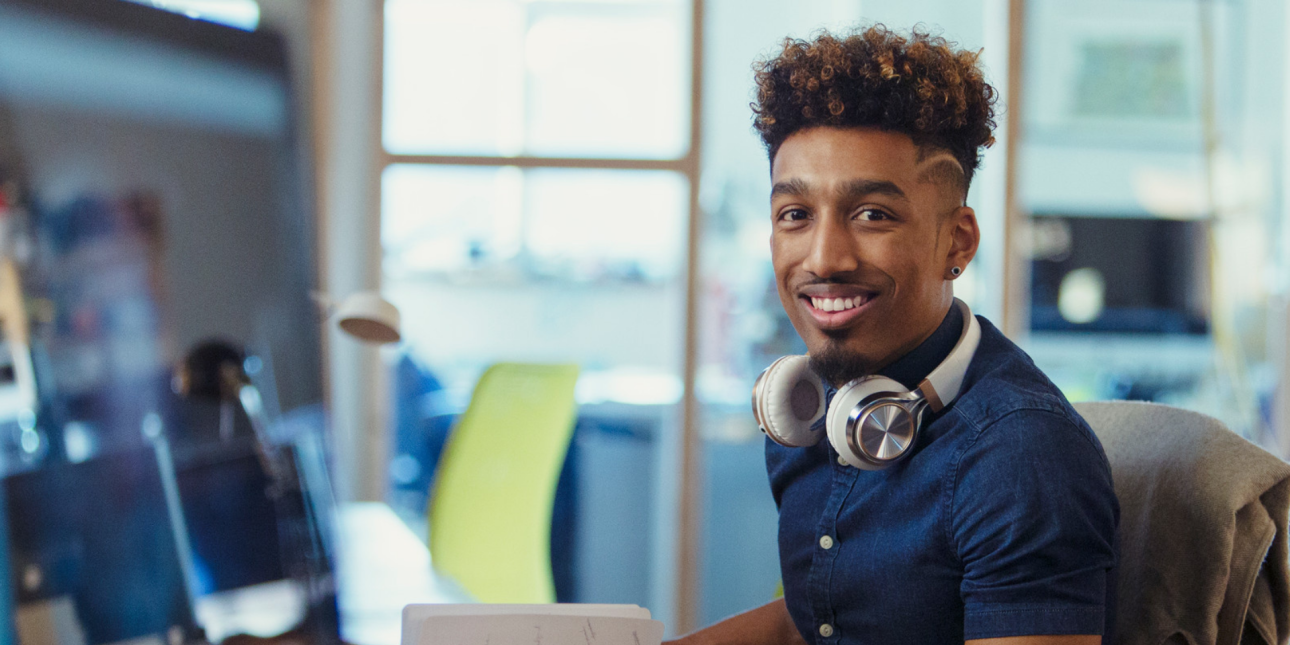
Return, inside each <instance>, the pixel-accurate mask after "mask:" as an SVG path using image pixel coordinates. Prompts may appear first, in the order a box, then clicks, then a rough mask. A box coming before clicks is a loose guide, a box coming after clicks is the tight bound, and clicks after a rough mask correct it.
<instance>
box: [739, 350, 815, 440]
mask: <svg viewBox="0 0 1290 645" xmlns="http://www.w3.org/2000/svg"><path fill="white" fill-rule="evenodd" d="M754 396H755V399H756V400H755V401H754V404H755V405H756V408H757V412H758V417H759V418H760V420H761V422H762V430H765V431H766V434H768V435H770V438H771V439H773V440H774V441H775V442H776V443H779V444H782V445H785V446H810V445H814V444H816V443H818V442H819V440H820V437H821V436H822V435H823V434H824V433H822V432H819V431H813V430H811V426H812V425H814V424H815V422H816V421H819V420H820V418H821V417H823V416H824V402H825V395H824V384H823V383H822V382H821V381H820V377H818V376H816V375H815V372H814V370H812V369H811V366H810V359H809V358H807V357H806V356H785V357H783V358H781V359H779V360H777V361H775V362H774V363H771V366H770V367H768V368H766V374H765V375H764V376H763V377H762V383H761V384H760V385H759V387H758V388H757V390H756V392H755V393H754Z"/></svg>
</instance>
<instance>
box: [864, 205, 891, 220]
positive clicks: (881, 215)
mask: <svg viewBox="0 0 1290 645" xmlns="http://www.w3.org/2000/svg"><path fill="white" fill-rule="evenodd" d="M855 218H856V219H858V220H863V221H866V222H884V221H888V220H891V219H894V218H893V217H892V216H891V214H889V213H888V212H887V211H884V210H879V209H877V208H865V209H861V210H860V212H858V213H856V216H855Z"/></svg>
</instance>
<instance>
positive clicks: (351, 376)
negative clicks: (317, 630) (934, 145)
mask: <svg viewBox="0 0 1290 645" xmlns="http://www.w3.org/2000/svg"><path fill="white" fill-rule="evenodd" d="M98 1H99V2H102V3H115V2H118V1H119V0H98ZM142 4H152V5H156V6H158V7H162V8H166V9H170V10H173V11H178V12H180V13H186V14H189V15H191V16H195V17H197V18H199V19H203V20H209V21H215V22H222V23H225V24H231V25H234V26H235V27H237V28H240V29H244V30H271V31H274V32H277V33H279V34H281V35H282V36H283V37H284V38H285V43H286V46H287V53H288V54H289V55H290V56H289V60H290V71H291V76H290V78H291V85H290V87H289V90H290V92H289V94H290V100H289V101H288V99H284V98H281V97H278V98H277V99H274V100H280V101H288V102H284V103H283V105H290V106H291V109H292V110H293V112H292V114H293V116H294V123H296V124H297V126H298V127H297V128H296V130H297V131H298V133H299V134H300V135H302V136H300V137H298V139H295V140H293V141H294V143H293V145H296V150H298V153H299V155H300V156H301V160H302V162H301V164H300V166H299V167H300V168H301V169H302V172H303V173H304V176H303V179H304V182H303V184H302V185H303V186H305V187H306V188H308V189H309V191H310V194H309V196H308V198H307V199H305V200H304V203H305V204H308V205H310V206H306V208H305V212H306V214H307V215H308V217H307V218H306V219H307V223H308V226H307V227H305V228H302V229H300V230H299V231H297V232H296V233H297V234H298V235H303V236H306V237H307V240H306V241H307V244H305V245H304V246H303V247H302V248H305V249H307V250H308V252H309V253H310V254H312V256H313V257H316V261H314V260H313V259H310V260H307V261H306V260H301V262H304V264H301V263H299V262H297V263H296V264H293V265H292V266H293V267H297V268H298V267H299V266H305V265H308V262H314V264H313V265H309V266H311V267H314V266H316V272H315V273H314V274H312V275H311V276H310V277H309V278H308V279H304V278H302V280H303V281H304V282H309V281H310V280H312V281H313V283H314V286H316V287H317V289H318V290H319V291H323V292H326V293H329V294H332V295H334V296H337V297H339V296H342V295H344V294H348V293H352V292H355V291H359V290H364V289H378V290H380V291H381V292H382V293H383V294H384V295H385V296H386V297H387V298H388V299H389V300H390V301H391V302H393V303H394V304H396V305H397V306H398V307H399V308H400V310H401V312H402V316H403V327H402V331H403V339H402V341H401V342H400V343H398V344H396V345H392V346H385V347H380V348H377V347H373V346H367V345H362V344H360V343H357V342H355V341H353V340H352V339H350V338H347V337H345V336H344V335H342V334H341V333H340V332H339V331H338V330H336V329H335V327H334V326H328V327H325V328H324V327H315V328H314V329H309V330H298V331H300V332H301V333H305V334H312V333H317V331H318V330H319V329H321V330H322V333H321V337H320V338H317V339H315V340H314V341H313V342H314V343H315V344H316V346H317V347H318V348H319V349H318V350H317V351H320V352H321V355H322V357H323V358H322V359H321V361H320V362H318V363H317V364H311V363H309V361H310V360H312V357H310V356H297V357H295V358H294V359H292V358H290V357H289V358H288V359H284V360H295V361H296V362H295V363H292V369H296V370H310V369H312V370H314V371H315V372H321V374H317V375H316V376H315V377H314V378H316V379H317V384H316V386H315V387H316V389H317V390H318V391H317V392H314V391H313V390H309V389H308V388H305V389H304V390H302V391H300V392H296V393H295V394H293V396H297V397H300V398H301V400H308V401H312V400H314V399H317V400H318V401H320V402H325V407H326V409H327V410H328V419H329V424H328V425H327V426H326V430H325V432H324V439H325V444H326V446H327V450H328V453H327V456H328V464H329V465H330V471H329V472H330V475H331V477H330V481H331V484H330V486H331V487H332V488H333V489H334V493H335V498H336V499H337V500H339V501H340V502H342V503H346V502H352V501H375V502H382V503H384V504H386V505H388V507H389V509H391V510H392V512H393V514H395V515H397V516H398V517H399V518H401V520H402V521H403V522H404V523H405V525H406V526H407V527H408V530H409V531H411V532H412V533H413V534H416V535H418V536H419V537H420V538H421V539H426V537H427V531H426V506H427V503H428V501H429V497H430V491H431V487H432V485H433V482H434V481H435V477H436V472H437V469H438V466H439V457H440V456H441V455H442V453H443V449H444V446H445V445H446V441H447V439H448V437H450V435H451V433H452V431H453V429H454V427H455V424H456V422H457V420H458V418H459V416H460V415H461V413H462V412H463V411H464V410H465V409H466V407H467V405H468V404H469V402H470V400H471V397H472V392H473V389H474V386H475V384H476V382H477V380H478V379H479V377H480V375H481V374H482V373H483V372H484V370H485V369H486V368H488V367H489V366H490V365H493V364H495V363H498V362H506V361H509V362H531V363H574V364H577V365H578V366H579V367H580V376H579V380H578V383H577V388H576V394H575V399H576V402H577V405H578V412H577V417H576V418H577V420H576V422H575V426H574V432H573V435H572V440H571V443H570V448H569V455H568V458H567V460H566V462H565V465H564V468H563V471H562V473H561V477H560V484H559V490H558V493H557V495H556V501H555V523H554V526H553V530H552V558H553V564H554V565H555V583H556V592H557V596H558V597H559V599H560V600H563V601H577V602H614V603H636V604H640V605H643V606H646V607H649V608H650V609H651V610H652V611H653V613H654V615H655V616H656V617H658V618H660V619H661V620H664V621H665V622H666V623H667V624H668V627H669V631H670V632H672V633H677V632H682V631H686V630H688V629H692V628H694V627H697V626H701V625H705V624H709V623H711V622H714V621H716V620H718V619H720V618H722V617H725V616H728V615H730V614H733V613H736V612H738V611H742V610H744V609H748V608H751V607H753V606H756V605H758V604H761V603H763V602H766V601H768V600H769V599H771V598H772V597H773V596H774V594H775V592H776V587H777V582H778V580H779V571H778V556H777V549H776V510H775V507H774V504H773V501H772V500H771V498H770V494H769V488H768V486H767V484H766V478H765V471H764V465H763V457H762V455H763V438H762V436H761V434H760V433H759V432H758V430H757V428H756V425H755V424H754V422H753V420H752V417H751V415H750V414H749V410H748V402H749V395H750V390H751V385H752V382H753V380H754V378H755V377H756V375H757V374H758V373H759V372H760V370H761V369H763V368H764V367H765V366H766V365H768V364H769V363H770V362H771V361H772V360H773V359H774V358H775V357H777V356H780V355H782V354H786V353H797V352H801V351H803V350H804V347H803V345H802V344H801V342H800V340H799V339H798V338H797V337H796V334H795V333H794V332H793V330H792V327H791V326H790V325H789V323H788V320H787V318H786V316H785V315H784V314H783V312H782V310H781V309H780V306H779V301H778V298H777V296H776V293H775V287H774V284H773V280H772V272H771V266H770V256H769V248H768V244H767V240H768V237H769V234H770V221H769V213H768V206H767V200H768V194H769V171H768V164H767V159H766V155H765V151H764V150H763V148H762V147H761V145H760V143H759V141H758V139H757V137H756V136H755V134H754V132H753V131H752V129H751V119H750V110H749V106H748V104H749V102H750V101H751V100H752V99H753V91H752V71H751V64H752V62H753V61H754V60H755V59H758V58H760V57H764V56H767V55H772V54H773V53H774V52H775V51H776V49H777V47H778V45H779V43H780V42H781V41H782V39H783V38H784V37H785V36H786V35H788V36H795V37H808V36H810V35H811V34H813V33H815V31H816V30H818V29H820V28H829V29H834V30H846V29H848V28H850V27H853V26H855V25H864V24H869V23H873V22H882V23H885V24H887V25H888V26H891V27H894V28H897V29H908V28H909V27H911V26H913V25H915V24H919V25H923V26H925V27H926V28H927V29H929V30H931V31H933V32H936V33H940V34H943V35H944V36H946V37H947V38H949V39H950V40H953V41H955V42H957V43H959V45H960V46H961V47H964V48H967V49H971V50H979V51H980V52H981V61H982V64H983V66H984V67H985V68H986V70H987V74H988V76H989V78H990V80H991V81H992V82H993V84H994V85H995V86H996V88H998V89H999V94H1000V97H1001V102H1000V110H999V114H998V117H997V121H998V123H999V129H998V131H997V133H996V137H997V140H998V141H997V143H996V145H995V146H994V147H993V148H991V149H989V150H988V151H987V152H986V153H985V157H984V162H983V167H982V169H981V171H980V172H979V173H978V174H977V178H976V180H975V183H974V185H973V187H972V190H971V194H970V195H969V199H968V201H969V204H970V205H972V206H973V207H974V208H975V209H976V212H977V215H978V218H979V221H980V224H981V229H982V238H983V239H982V245H981V250H980V252H979V253H978V255H977V258H976V260H975V261H974V262H973V263H972V265H971V266H970V267H969V268H968V270H967V272H966V274H965V275H964V276H963V278H961V279H960V280H959V281H958V282H957V283H956V290H957V291H956V293H957V295H958V296H959V297H961V298H963V299H964V300H966V301H967V302H968V303H969V304H970V305H971V306H972V308H973V310H974V311H975V312H976V313H978V314H982V315H984V316H986V317H987V318H990V319H991V320H993V321H995V322H996V323H997V324H999V325H1000V326H1001V327H1003V328H1004V329H1005V330H1006V331H1007V332H1008V333H1009V334H1010V336H1011V337H1013V338H1014V339H1015V340H1017V341H1018V342H1019V343H1021V344H1022V345H1023V347H1025V348H1026V349H1027V350H1028V351H1029V352H1030V353H1031V355H1032V356H1033V357H1034V358H1035V360H1036V362H1037V363H1039V365H1040V366H1041V367H1042V368H1043V369H1045V371H1046V372H1047V373H1048V374H1049V375H1050V376H1051V377H1052V378H1053V379H1054V381H1055V382H1056V383H1057V384H1058V385H1059V386H1060V387H1061V388H1062V389H1063V391H1064V392H1066V394H1067V396H1068V397H1069V398H1071V399H1072V400H1076V401H1080V400H1093V399H1135V400H1150V401H1158V402H1162V403H1168V404H1171V405H1177V406H1181V407H1185V408H1190V409H1195V410H1199V411H1202V412H1205V413H1207V414H1210V415H1213V416H1215V417H1217V418H1219V419H1221V420H1222V421H1224V422H1225V423H1226V424H1227V425H1228V426H1229V427H1230V428H1232V429H1233V430H1234V431H1236V432H1238V433H1240V434H1241V435H1243V436H1245V437H1247V438H1248V439H1250V440H1251V441H1254V442H1256V443H1258V444H1260V445H1262V446H1264V447H1266V448H1268V449H1269V450H1271V451H1272V452H1274V453H1276V454H1278V455H1280V456H1282V457H1287V456H1290V378H1288V376H1287V375H1288V371H1290V331H1288V330H1290V328H1288V327H1287V316H1288V315H1290V298H1288V297H1290V191H1288V190H1287V188H1290V166H1287V163H1286V152H1287V150H1290V100H1288V98H1290V65H1288V64H1287V63H1288V62H1290V48H1288V47H1287V38H1286V35H1287V33H1290V10H1287V8H1286V7H1285V6H1284V4H1283V3H1282V2H1280V0H1088V1H1085V2H1079V3H1071V2H1064V1H1062V0H798V1H793V2H789V1H787V0H384V1H382V0H259V1H258V2H255V1H253V0H190V1H187V2H181V1H179V0H155V1H154V2H144V3H142ZM0 6H3V3H0ZM2 24H3V23H0V26H2ZM111 50H112V48H111V47H108V48H107V49H106V50H104V51H105V53H104V54H103V55H104V56H112V55H117V54H114V53H113V52H112V51H111ZM0 51H3V47H2V46H0ZM118 53H119V52H118ZM5 80H6V79H5V77H3V76H0V89H3V83H4V82H5ZM244 235H246V236H247V239H255V240H257V241H258V242H261V243H265V244H272V243H273V241H272V238H270V237H265V236H258V235H256V234H255V233H244ZM293 248H294V247H293ZM171 253H172V254H173V253H176V252H175V251H173V250H172V251H171ZM293 270H295V269H293ZM302 283H303V282H302ZM298 290H299V291H303V290H304V289H303V288H301V289H298ZM296 295H297V296H299V295H301V294H296ZM297 313H299V312H297ZM266 315H268V316H270V318H272V315H271V314H266ZM306 319H307V318H306V317H302V316H298V317H297V318H293V319H292V320H306ZM266 320H268V322H265V323H263V325H265V326H266V327H265V329H267V330H268V331H263V334H267V335H268V336H269V337H273V335H274V334H278V335H281V334H289V333H290V332H291V330H290V329H286V330H283V329H276V328H273V324H274V323H275V322H276V323H278V324H281V323H282V320H284V319H283V318H277V319H272V320H269V319H266ZM313 322H314V323H316V324H319V323H322V321H321V319H318V320H314V321H313ZM211 324H217V322H215V321H212V322H211ZM246 333H247V334H248V338H260V337H261V336H256V335H255V334H257V333H260V332H254V333H253V332H252V331H247V332H246ZM181 341H182V342H187V339H170V340H167V342H170V343H181ZM159 351H160V350H159ZM277 369H278V377H277V379H278V381H284V380H286V381H290V382H293V383H300V382H307V383H308V382H313V381H310V380H309V379H307V378H306V379H303V380H301V379H293V378H285V379H284V377H283V375H282V371H281V370H282V368H281V367H278V368H277ZM311 397H312V398H311ZM309 409H311V410H313V409H314V408H309ZM16 432H17V434H15V437H16V439H15V441H18V442H21V440H22V438H23V436H24V435H23V434H22V430H21V429H19V430H18V431H16ZM78 432H79V431H78ZM73 436H76V435H75V432H73ZM341 582H342V584H344V580H343V579H342V581H341ZM341 594H342V596H343V595H344V590H343V589H342V590H341ZM354 634H358V633H357V632H355V633H353V634H351V637H352V639H353V640H355V641H358V642H360V645H367V643H365V642H361V641H362V640H363V639H364V638H370V639H371V640H370V642H372V645H376V644H377V643H379V642H383V641H382V640H381V639H383V638H385V639H388V638H389V631H388V630H386V631H382V630H381V629H374V630H372V631H370V632H362V634H359V635H358V636H354Z"/></svg>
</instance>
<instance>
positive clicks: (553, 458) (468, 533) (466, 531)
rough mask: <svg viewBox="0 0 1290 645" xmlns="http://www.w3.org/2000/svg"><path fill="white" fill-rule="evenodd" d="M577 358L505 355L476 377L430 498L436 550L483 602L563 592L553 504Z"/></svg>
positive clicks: (438, 560)
mask: <svg viewBox="0 0 1290 645" xmlns="http://www.w3.org/2000/svg"><path fill="white" fill-rule="evenodd" d="M577 380H578V367H577V366H576V365H523V364H515V363H500V364H497V365H494V366H492V367H490V368H488V370H487V371H485V372H484V375H483V376H482V377H480V379H479V383H478V384H476V385H475V393H474V395H473V396H472V397H471V399H470V405H469V406H468V407H467V408H466V412H465V414H463V415H462V417H461V420H460V422H459V423H458V424H457V428H456V429H455V430H454V431H453V433H452V437H451V438H450V439H449V440H448V445H447V447H446V448H445V449H444V454H443V458H442V460H441V462H440V465H439V472H438V476H437V478H436V480H435V484H434V490H433V492H432V495H431V498H430V509H429V518H430V559H431V562H432V563H433V564H434V567H435V569H436V570H438V571H439V572H441V573H444V574H447V575H448V576H450V577H451V578H453V579H454V580H455V581H456V582H457V583H458V584H459V585H461V587H463V588H464V589H465V590H466V591H467V592H469V593H470V594H471V595H472V596H474V598H475V599H477V600H479V601H481V602H494V603H550V602H555V584H554V582H553V581H552V576H551V508H552V504H553V503H554V501H555V487H556V483H557V481H558V480H559V477H560V469H561V467H562V465H563V464H564V458H565V453H566V452H567V451H568V449H569V440H570V438H571V437H572V435H573V425H574V417H575V413H576V409H577V405H576V404H575V403H574V398H573V390H574V385H575V383H576V382H577Z"/></svg>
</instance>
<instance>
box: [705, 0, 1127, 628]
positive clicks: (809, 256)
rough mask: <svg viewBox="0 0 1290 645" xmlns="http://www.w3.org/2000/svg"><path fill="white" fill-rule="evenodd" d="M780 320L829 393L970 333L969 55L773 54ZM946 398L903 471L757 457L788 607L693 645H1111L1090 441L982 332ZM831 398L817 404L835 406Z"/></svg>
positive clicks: (889, 44) (772, 450)
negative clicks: (962, 281)
mask: <svg viewBox="0 0 1290 645" xmlns="http://www.w3.org/2000/svg"><path fill="white" fill-rule="evenodd" d="M757 83H758V101H757V103H756V104H755V105H754V111H755V113H756V127H757V130H758V131H759V132H760V134H761V136H762V138H763V140H764V142H765V143H766V145H767V148H768V150H769V153H770V160H771V178H772V184H773V188H772V191H771V218H772V222H773V233H772V235H771V257H772V262H773V264H774V268H775V278H776V282H777V286H778V290H779V295H780V299H781V301H782V304H783V306H784V309H785V310H786V311H787V312H788V315H789V318H790V319H791V320H792V322H793V325H794V327H795V328H796V329H797V332H798V333H799V334H800V335H801V336H802V338H803V340H805V341H806V345H807V348H808V350H809V353H810V357H811V358H810V361H811V362H810V364H811V367H812V368H813V370H814V372H815V373H816V374H817V375H818V376H819V377H820V378H821V380H823V381H824V382H826V383H827V384H829V385H831V386H832V388H838V387H842V386H843V385H844V384H846V383H848V382H849V381H851V380H852V379H855V378H857V377H862V376H866V375H870V374H880V375H883V376H887V377H889V378H892V379H894V380H896V381H898V382H900V383H901V384H902V385H904V386H905V387H906V388H910V389H912V388H914V387H915V386H917V385H918V384H919V382H920V381H922V380H923V379H924V378H925V377H926V376H927V375H928V374H929V373H930V372H931V371H932V370H933V369H934V368H936V367H937V365H939V364H940V363H941V362H942V361H943V360H944V359H945V358H946V356H947V355H949V353H950V350H951V349H952V348H953V346H954V344H955V342H956V341H957V340H958V339H959V337H960V333H961V331H962V330H963V329H964V325H965V324H966V321H965V319H964V316H963V315H962V313H960V310H959V308H958V307H954V306H952V303H953V281H954V279H955V278H957V277H958V276H959V275H961V274H962V270H963V269H964V268H966V267H967V265H968V263H969V262H971V261H972V258H973V255H974V254H975V253H976V250H977V243H978V241H979V238H980V232H979V230H978V228H977V222H976V216H975V214H974V213H973V211H972V209H971V208H968V207H967V206H966V205H965V199H966V195H967V190H968V185H969V182H970V181H971V178H972V173H973V171H974V170H975V169H976V168H977V165H978V163H979V151H980V149H981V148H982V147H983V146H988V145H990V144H991V143H992V142H993V138H992V137H991V129H992V127H993V125H994V123H993V121H992V116H993V109H992V103H993V101H994V90H993V88H991V87H990V86H989V85H987V84H986V83H985V82H984V80H983V77H982V74H981V71H980V69H978V68H977V66H976V55H975V54H972V53H968V52H963V51H954V50H953V49H952V48H951V46H950V45H949V44H948V43H946V42H945V41H944V40H943V39H940V38H934V37H929V36H928V35H926V34H923V33H918V32H915V33H914V34H913V35H912V36H911V37H909V38H904V37H901V36H898V35H896V34H894V33H892V32H890V31H888V30H887V29H885V28H883V27H881V26H878V27H874V28H871V29H868V30H866V31H864V32H862V33H858V34H855V35H852V36H849V37H846V38H843V39H839V38H835V37H833V36H831V35H828V34H824V35H821V36H819V37H817V38H816V39H814V40H813V41H809V42H808V41H798V40H788V41H786V43H785V47H784V50H783V52H782V53H780V55H779V56H777V57H776V58H774V59H772V60H769V61H766V62H764V63H762V64H761V65H760V67H759V69H758V72H757ZM978 320H979V323H980V328H981V334H980V342H979V345H978V346H977V349H976V352H975V355H974V356H973V358H972V361H971V363H970V365H969V367H968V368H967V372H966V375H965V377H964V380H963V383H962V388H961V390H960V393H959V395H958V397H957V399H955V400H953V402H951V403H950V404H949V405H948V406H947V407H945V408H944V409H943V410H941V411H940V412H937V413H934V414H933V413H929V415H928V417H927V418H925V419H924V420H923V424H922V430H921V433H920V434H919V435H918V438H917V441H916V443H915V444H914V445H913V446H912V448H911V449H910V454H909V456H908V457H907V458H904V459H903V460H901V461H899V462H897V463H895V464H894V465H892V466H890V467H889V468H886V469H882V470H872V471H870V470H861V469H858V468H853V467H850V466H848V465H846V464H845V463H842V462H840V461H839V454H838V452H837V451H836V450H835V449H834V448H833V447H832V445H831V444H830V442H829V441H820V442H819V443H817V444H815V445H813V446H810V447H799V448H790V447H784V446H780V445H777V444H775V443H771V442H769V441H768V442H767V449H766V462H767V468H768V471H769V474H770V481H771V489H772V492H773V494H774V496H775V501H776V503H777V504H778V505H779V510H780V520H779V525H780V526H779V541H780V565H781V568H782V573H783V581H784V598H783V599H780V600H776V601H774V602H771V603H768V604H766V605H764V606H762V607H759V608H757V609H754V610H751V611H749V612H747V613H744V614H740V615H738V616H735V617H733V618H730V619H727V620H726V621H723V622H721V623H718V624H717V625H714V626H712V627H709V628H707V629H704V630H701V631H699V632H696V633H694V634H691V635H689V636H687V637H685V638H684V639H682V640H683V641H684V642H685V643H687V644H690V645H707V644H712V645H722V644H726V643H729V644H732V645H734V644H738V645H758V644H763V643H764V644H767V645H770V644H779V643H801V642H803V641H806V642H814V643H817V644H820V645H826V644H827V645H833V644H835V643H838V644H840V643H883V644H889V643H916V644H920V645H927V644H932V643H961V642H964V641H965V640H966V641H967V642H968V643H1008V644H1012V645H1048V644H1058V643H1061V644H1080V645H1093V644H1095V643H1100V642H1104V641H1103V638H1104V637H1105V638H1108V639H1109V635H1108V631H1109V627H1110V625H1112V624H1113V618H1114V616H1113V601H1114V575H1113V571H1112V568H1113V567H1114V565H1115V561H1116V548H1117V547H1116V527H1117V524H1118V514H1119V510H1118V505H1117V502H1116V499H1115V495H1114V492H1113V489H1112V486H1111V475H1110V468H1109V466H1108V464H1107V462H1106V457H1105V455H1104V454H1103V452H1102V448H1101V446H1100V445H1099V444H1098V442H1097V439H1096V438H1095V437H1094V436H1093V434H1092V432H1091V431H1090V430H1089V428H1088V425H1087V424H1085V423H1084V421H1083V420H1082V419H1081V418H1080V417H1079V416H1078V415H1077V414H1076V413H1075V411H1074V410H1073V409H1072V408H1071V407H1070V405H1069V403H1068V402H1067V401H1066V399H1065V398H1064V397H1063V396H1062V395H1061V393H1060V392H1059V391H1058V390H1057V388H1056V387H1055V386H1054V385H1053V384H1052V383H1051V382H1050V381H1049V380H1048V379H1047V378H1046V377H1044V375H1043V374H1042V373H1041V372H1040V371H1039V370H1038V369H1037V368H1036V367H1035V366H1034V364H1033V363H1032V362H1031V361H1030V359H1029V357H1027V356H1026V355H1025V354H1024V353H1023V352H1022V351H1021V350H1020V349H1018V348H1017V347H1016V346H1015V345H1014V344H1012V343H1011V342H1010V341H1008V340H1007V339H1006V338H1005V337H1004V336H1003V335H1002V334H1001V333H1000V332H999V331H998V330H997V329H996V328H995V327H994V326H993V325H991V324H990V323H989V322H988V321H986V320H984V319H978ZM831 394H832V391H830V392H829V395H830V396H831Z"/></svg>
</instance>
